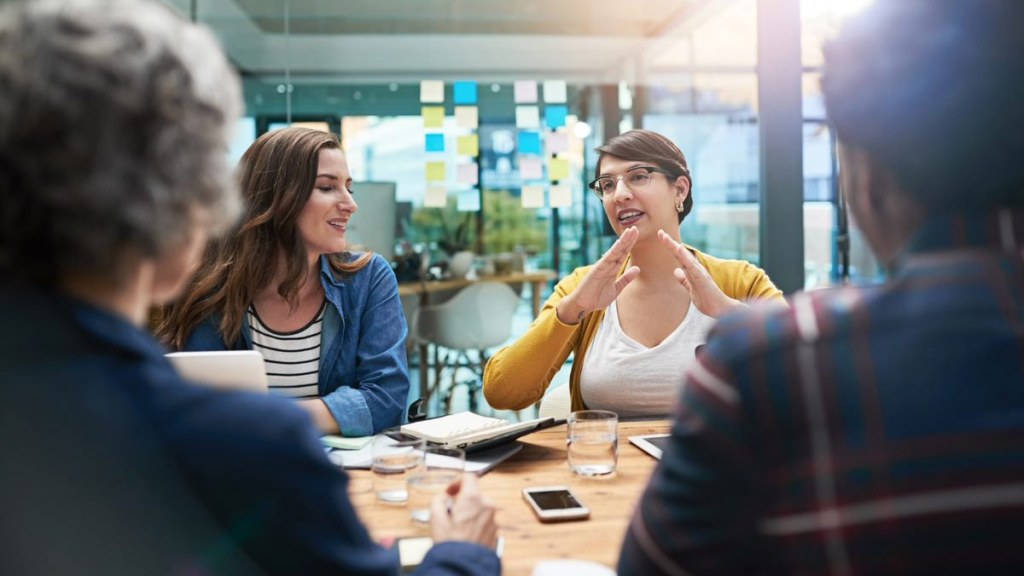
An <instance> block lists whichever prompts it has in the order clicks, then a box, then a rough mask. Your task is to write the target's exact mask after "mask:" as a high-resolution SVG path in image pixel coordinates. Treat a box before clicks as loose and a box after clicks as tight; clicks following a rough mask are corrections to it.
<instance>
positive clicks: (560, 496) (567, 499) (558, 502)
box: [529, 490, 583, 510]
mask: <svg viewBox="0 0 1024 576" xmlns="http://www.w3.org/2000/svg"><path fill="white" fill-rule="evenodd" d="M529 495H530V498H532V499H533V501H534V502H536V503H537V507H538V508H540V509H541V510H565V509H567V508H582V507H583V505H582V504H580V503H579V501H578V500H576V499H575V498H573V496H572V493H571V492H569V491H568V490H544V491H542V492H529Z"/></svg>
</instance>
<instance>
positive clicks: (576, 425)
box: [567, 410, 619, 476]
mask: <svg viewBox="0 0 1024 576" xmlns="http://www.w3.org/2000/svg"><path fill="white" fill-rule="evenodd" d="M568 423H569V425H568V439H567V444H568V452H569V468H571V469H572V471H573V472H575V473H576V474H579V475H580V476H605V475H607V474H611V473H612V472H615V464H616V463H617V462H618V459H619V428H618V427H619V417H618V415H617V414H616V413H615V412H609V411H607V410H579V411H577V412H573V413H571V414H569V418H568Z"/></svg>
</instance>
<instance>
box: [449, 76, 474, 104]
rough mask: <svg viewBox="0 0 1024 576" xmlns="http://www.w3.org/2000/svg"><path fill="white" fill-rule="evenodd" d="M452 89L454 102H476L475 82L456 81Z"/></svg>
mask: <svg viewBox="0 0 1024 576" xmlns="http://www.w3.org/2000/svg"><path fill="white" fill-rule="evenodd" d="M452 90H453V97H454V98H455V103H456V104H476V82H468V81H462V82H456V83H455V84H453V86H452Z"/></svg>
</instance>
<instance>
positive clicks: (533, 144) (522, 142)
mask: <svg viewBox="0 0 1024 576" xmlns="http://www.w3.org/2000/svg"><path fill="white" fill-rule="evenodd" d="M519 153H520V154H540V132H520V133H519Z"/></svg>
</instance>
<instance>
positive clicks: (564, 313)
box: [555, 298, 587, 326]
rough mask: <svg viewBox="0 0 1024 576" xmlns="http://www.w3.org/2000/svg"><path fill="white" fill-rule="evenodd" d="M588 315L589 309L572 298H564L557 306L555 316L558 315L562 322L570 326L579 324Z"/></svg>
mask: <svg viewBox="0 0 1024 576" xmlns="http://www.w3.org/2000/svg"><path fill="white" fill-rule="evenodd" d="M586 315H587V311H586V310H584V309H583V308H582V307H581V306H579V305H577V304H576V302H575V301H574V300H572V299H571V298H565V299H563V300H562V301H561V302H559V303H558V306H556V307H555V316H558V320H559V322H561V323H562V324H568V325H570V326H573V325H576V324H579V323H580V322H581V321H582V320H583V317H584V316H586Z"/></svg>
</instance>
